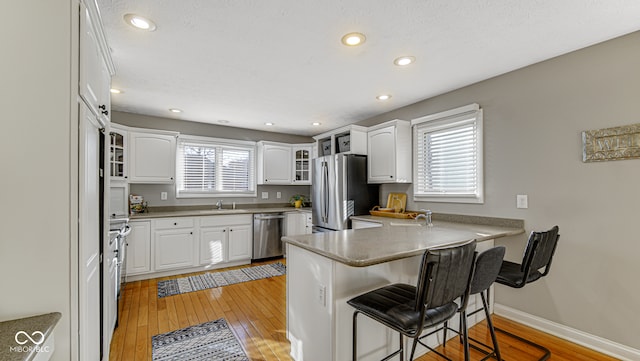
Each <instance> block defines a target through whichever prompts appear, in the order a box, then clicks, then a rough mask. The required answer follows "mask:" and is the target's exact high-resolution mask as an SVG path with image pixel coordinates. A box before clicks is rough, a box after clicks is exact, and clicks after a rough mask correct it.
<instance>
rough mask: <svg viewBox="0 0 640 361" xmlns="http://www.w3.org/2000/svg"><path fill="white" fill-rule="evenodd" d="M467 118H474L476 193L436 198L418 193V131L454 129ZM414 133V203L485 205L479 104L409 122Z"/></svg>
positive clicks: (480, 110)
mask: <svg viewBox="0 0 640 361" xmlns="http://www.w3.org/2000/svg"><path fill="white" fill-rule="evenodd" d="M470 116H473V117H474V118H475V123H476V147H475V154H476V179H477V182H476V192H475V193H473V194H472V193H465V194H456V193H448V194H447V193H445V194H435V193H428V192H419V189H418V188H419V187H418V182H419V181H420V180H421V179H423V177H421V175H420V174H418V173H419V164H420V158H419V157H418V144H419V143H418V142H419V141H420V139H418V137H420V134H419V130H421V129H424V127H428V128H431V129H432V130H433V131H436V130H438V129H443V128H447V127H450V126H451V125H455V124H456V123H464V120H468V119H469V118H470ZM411 126H412V133H413V137H412V138H413V179H414V184H413V200H414V201H417V202H446V203H469V204H483V203H484V153H483V148H484V147H483V112H482V109H481V108H480V105H478V104H475V103H474V104H469V105H465V106H462V107H458V108H455V109H450V110H447V111H443V112H439V113H435V114H430V115H426V116H423V117H420V118H416V119H413V120H411Z"/></svg>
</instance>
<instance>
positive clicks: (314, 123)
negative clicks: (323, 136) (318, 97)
mask: <svg viewBox="0 0 640 361" xmlns="http://www.w3.org/2000/svg"><path fill="white" fill-rule="evenodd" d="M320 124H322V123H320V122H313V123H311V125H313V126H314V127H317V126H318V125H320Z"/></svg>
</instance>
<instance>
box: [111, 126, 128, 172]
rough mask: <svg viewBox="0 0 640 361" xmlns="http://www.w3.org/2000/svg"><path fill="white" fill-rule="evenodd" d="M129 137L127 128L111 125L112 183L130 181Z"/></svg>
mask: <svg viewBox="0 0 640 361" xmlns="http://www.w3.org/2000/svg"><path fill="white" fill-rule="evenodd" d="M128 143H129V142H128V137H127V131H126V130H125V128H123V127H120V126H118V125H115V124H113V125H111V129H110V131H109V175H110V176H111V181H126V180H128V176H129V175H128V168H127V166H128V164H127V160H128V159H129V157H128V154H127V152H128V151H129V147H128Z"/></svg>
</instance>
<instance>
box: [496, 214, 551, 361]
mask: <svg viewBox="0 0 640 361" xmlns="http://www.w3.org/2000/svg"><path fill="white" fill-rule="evenodd" d="M558 231H559V229H558V226H554V227H553V228H551V229H550V230H548V231H545V232H531V235H530V236H529V241H528V242H527V247H526V248H525V251H524V256H523V258H522V263H520V264H518V263H514V262H509V261H502V266H501V267H500V272H499V273H498V278H497V279H496V282H497V283H499V284H503V285H505V286H509V287H513V288H522V287H524V286H525V285H526V284H528V283H531V282H535V281H537V280H539V279H540V278H542V277H544V276H546V275H548V274H549V270H550V269H551V261H552V259H553V255H554V253H555V251H556V246H557V245H558V239H559V238H560V235H559V234H558ZM543 268H544V270H542V269H543ZM541 270H542V271H541ZM496 331H498V332H500V333H503V334H505V335H508V336H510V337H513V338H515V339H517V340H520V341H522V342H524V343H526V344H528V345H530V346H533V347H535V348H537V349H539V350H541V351H543V352H544V355H543V356H542V357H540V359H539V360H540V361H544V360H547V359H548V358H549V357H550V356H551V351H549V349H547V348H546V347H544V346H542V345H539V344H537V343H535V342H532V341H530V340H527V339H525V338H523V337H520V336H518V335H515V334H513V333H511V332H508V331H505V330H502V329H500V328H497V327H496Z"/></svg>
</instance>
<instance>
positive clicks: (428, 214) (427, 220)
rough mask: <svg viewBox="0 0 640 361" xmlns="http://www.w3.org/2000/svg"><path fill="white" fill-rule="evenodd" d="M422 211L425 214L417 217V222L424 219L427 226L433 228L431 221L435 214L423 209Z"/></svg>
mask: <svg viewBox="0 0 640 361" xmlns="http://www.w3.org/2000/svg"><path fill="white" fill-rule="evenodd" d="M420 211H421V212H424V213H420V214H418V215H417V216H416V221H418V219H424V224H425V226H427V227H433V222H432V221H431V215H432V214H433V212H431V211H430V210H428V209H421V210H420Z"/></svg>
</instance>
